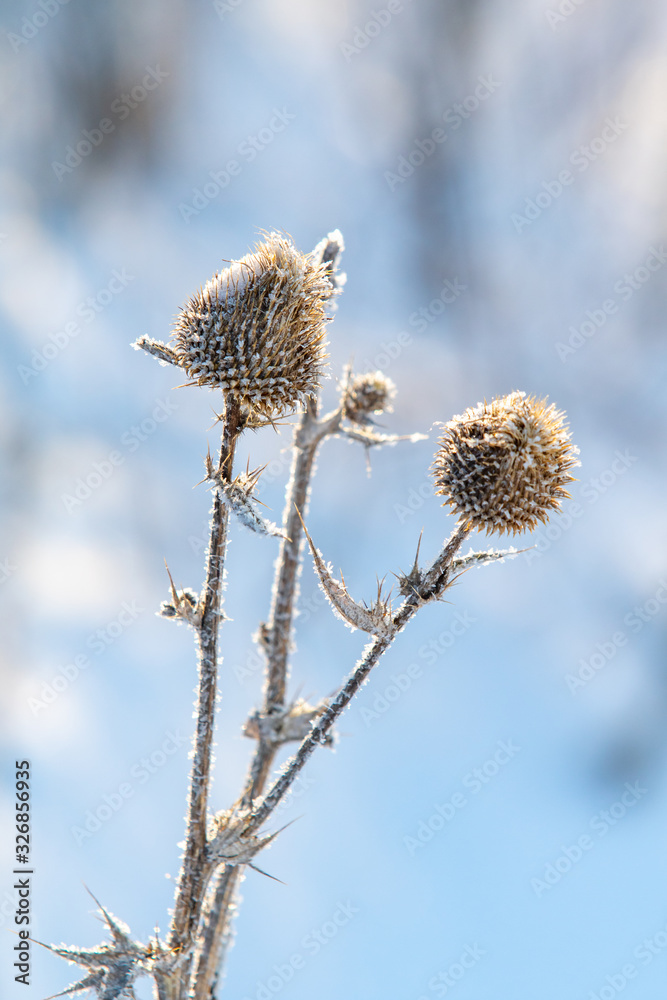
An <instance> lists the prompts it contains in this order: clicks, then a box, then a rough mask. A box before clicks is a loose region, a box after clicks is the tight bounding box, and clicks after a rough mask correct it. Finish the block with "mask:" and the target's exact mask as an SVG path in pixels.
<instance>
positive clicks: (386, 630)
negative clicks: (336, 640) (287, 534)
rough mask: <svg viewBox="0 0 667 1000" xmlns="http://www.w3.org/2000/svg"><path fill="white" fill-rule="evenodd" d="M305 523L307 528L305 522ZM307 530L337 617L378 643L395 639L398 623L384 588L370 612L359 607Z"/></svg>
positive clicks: (328, 596)
mask: <svg viewBox="0 0 667 1000" xmlns="http://www.w3.org/2000/svg"><path fill="white" fill-rule="evenodd" d="M299 516H301V515H299ZM301 523H302V524H303V518H302V519H301ZM303 530H304V532H305V535H306V538H307V539H308V544H309V545H310V551H311V552H312V555H313V562H314V563H315V570H316V572H317V575H318V576H319V578H320V586H321V587H322V590H323V592H324V595H325V597H326V598H327V600H328V601H329V603H330V604H331V606H332V608H333V609H334V613H335V614H337V616H338V617H339V618H341V619H342V620H343V621H344V622H345V624H346V625H348V626H349V627H350V628H352V629H355V628H358V629H361V630H362V632H369V633H370V634H371V635H374V636H377V638H378V639H385V638H388V637H389V636H391V635H392V634H393V632H394V623H393V621H392V617H391V607H390V605H389V602H388V601H386V600H384V599H383V598H382V584H378V596H377V600H376V601H375V602H374V603H373V604H372V605H371V607H370V608H369V607H366V606H365V605H363V604H357V602H356V601H355V600H354V599H353V598H352V597H351V596H350V595H349V593H348V591H347V587H346V586H345V580H342V581H340V580H336V579H335V578H334V576H333V575H332V571H331V569H330V567H329V566H327V564H326V563H325V562H324V556H323V555H322V553H321V552H320V551H319V550H318V549H316V548H315V545H314V544H313V540H312V538H311V537H310V535H309V534H308V529H307V528H306V526H305V524H303Z"/></svg>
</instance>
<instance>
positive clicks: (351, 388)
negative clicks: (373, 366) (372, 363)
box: [345, 371, 396, 424]
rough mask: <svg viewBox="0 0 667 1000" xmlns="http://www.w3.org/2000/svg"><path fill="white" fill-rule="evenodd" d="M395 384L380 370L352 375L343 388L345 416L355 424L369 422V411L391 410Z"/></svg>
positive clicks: (381, 411)
mask: <svg viewBox="0 0 667 1000" xmlns="http://www.w3.org/2000/svg"><path fill="white" fill-rule="evenodd" d="M395 395H396V386H395V385H394V383H393V382H392V380H391V379H390V378H387V376H386V375H383V374H382V372H380V371H377V372H367V373H366V374H365V375H354V376H353V377H352V378H351V380H350V382H349V384H348V385H347V387H346V389H345V416H346V417H348V418H349V419H350V420H352V421H354V423H357V424H367V423H370V419H369V417H370V414H371V413H383V412H387V413H389V412H391V401H392V399H393V398H394V396H395Z"/></svg>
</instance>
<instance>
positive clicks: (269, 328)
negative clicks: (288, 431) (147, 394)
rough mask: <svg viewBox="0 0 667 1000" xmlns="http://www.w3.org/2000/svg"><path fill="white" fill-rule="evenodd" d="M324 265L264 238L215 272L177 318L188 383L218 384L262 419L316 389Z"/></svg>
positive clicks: (282, 241)
mask: <svg viewBox="0 0 667 1000" xmlns="http://www.w3.org/2000/svg"><path fill="white" fill-rule="evenodd" d="M333 294H334V289H333V286H332V284H331V282H330V281H329V280H328V278H327V277H326V267H325V265H323V264H315V263H314V262H313V259H312V257H311V256H310V255H306V254H302V253H300V252H299V251H298V250H297V249H296V248H295V247H294V246H293V245H292V243H291V241H290V240H289V239H287V238H286V237H284V236H280V235H279V234H277V233H270V234H269V235H268V236H267V238H266V239H265V240H264V241H263V242H262V243H259V244H258V245H257V247H256V248H255V250H254V251H253V252H252V253H249V254H247V255H246V256H245V257H243V258H242V259H241V260H238V261H234V262H232V263H231V265H230V266H229V267H227V268H225V269H224V270H223V271H220V272H219V273H217V274H215V275H214V276H213V277H212V278H211V279H210V281H207V282H206V284H205V285H204V287H203V288H201V289H200V290H199V292H197V294H196V295H194V296H193V297H192V298H191V299H190V301H189V302H188V303H187V304H186V305H185V306H184V307H183V309H182V310H181V312H180V313H179V315H178V317H177V319H176V323H175V326H174V330H173V335H172V343H173V349H174V354H175V358H176V363H177V364H178V365H180V367H181V368H183V369H184V370H185V371H186V372H187V374H188V376H189V378H190V379H191V380H192V382H193V383H195V384H197V385H208V386H212V387H219V388H221V389H222V390H223V392H226V393H231V394H233V395H235V396H236V397H237V398H238V399H239V400H240V401H241V402H242V403H244V404H245V405H247V406H248V407H250V409H251V410H253V411H255V412H257V413H261V414H264V415H269V416H270V415H271V414H280V413H285V412H287V411H289V410H293V409H294V408H295V406H296V405H297V404H298V403H299V402H300V401H301V400H302V399H303V398H304V397H305V396H308V395H310V394H313V393H315V392H316V391H317V389H318V387H319V379H320V377H321V374H322V367H323V364H324V359H325V357H326V354H325V351H324V343H323V341H324V325H325V322H326V314H325V303H326V301H327V299H329V298H330V297H331V296H332V295H333Z"/></svg>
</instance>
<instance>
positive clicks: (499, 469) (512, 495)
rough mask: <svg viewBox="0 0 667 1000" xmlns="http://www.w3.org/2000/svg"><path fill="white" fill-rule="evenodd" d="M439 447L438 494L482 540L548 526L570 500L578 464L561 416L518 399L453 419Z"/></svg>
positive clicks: (523, 397)
mask: <svg viewBox="0 0 667 1000" xmlns="http://www.w3.org/2000/svg"><path fill="white" fill-rule="evenodd" d="M439 445H440V447H439V448H438V451H437V452H436V455H435V461H434V463H433V475H434V477H435V485H436V493H438V494H440V495H441V496H444V497H446V498H447V499H446V500H445V504H449V506H450V507H451V508H452V510H453V512H454V513H455V514H458V515H459V523H460V524H470V525H471V526H472V527H474V528H478V529H484V530H486V531H487V533H488V532H491V531H498V532H500V533H501V534H502V533H503V532H505V531H507V532H511V533H513V534H516V533H518V532H519V531H526V530H528V531H532V530H533V528H535V527H536V525H537V523H538V521H546V519H547V517H548V516H549V513H550V511H552V510H555V509H557V508H558V507H559V506H560V503H561V501H562V500H563V499H564V498H565V497H568V496H569V495H570V494H569V493H568V492H567V491H566V489H565V486H566V485H567V484H568V483H570V482H572V481H573V477H572V476H570V475H569V474H568V470H569V469H571V468H572V467H573V466H575V465H578V464H579V462H578V461H577V460H576V457H575V456H576V455H577V454H578V449H577V448H575V447H574V445H573V444H572V443H571V441H570V434H569V432H568V430H567V427H566V425H565V423H564V414H563V413H562V412H560V411H558V410H557V409H556V407H555V406H554V405H553V404H552V405H547V401H546V399H541V400H540V399H535V397H533V396H528V397H527V396H526V394H525V393H523V392H513V393H510V395H509V396H503V397H502V398H500V399H494V400H493V402H491V403H488V404H487V403H480V404H478V405H477V406H476V407H474V408H470V409H468V410H466V412H465V413H464V414H462V415H460V416H456V417H454V418H453V419H452V420H450V421H449V423H448V424H446V426H445V431H444V434H443V435H442V437H441V438H440V442H439ZM443 506H444V504H443Z"/></svg>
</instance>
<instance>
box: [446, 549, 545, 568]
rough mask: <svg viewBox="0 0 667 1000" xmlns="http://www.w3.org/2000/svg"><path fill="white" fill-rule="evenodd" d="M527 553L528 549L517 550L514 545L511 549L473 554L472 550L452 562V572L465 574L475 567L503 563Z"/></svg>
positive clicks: (489, 550) (490, 550)
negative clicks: (504, 560) (505, 560)
mask: <svg viewBox="0 0 667 1000" xmlns="http://www.w3.org/2000/svg"><path fill="white" fill-rule="evenodd" d="M527 551H528V549H515V548H514V546H513V545H512V546H510V548H509V549H488V550H487V551H486V552H473V551H472V549H471V550H470V552H468V554H467V555H465V556H460V557H459V558H458V559H453V560H452V572H454V573H463V572H465V570H467V569H471V568H472V567H473V566H483V565H484V564H485V563H490V562H502V561H503V559H514V558H515V556H518V555H520V554H521V553H522V552H527Z"/></svg>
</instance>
